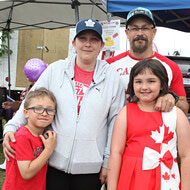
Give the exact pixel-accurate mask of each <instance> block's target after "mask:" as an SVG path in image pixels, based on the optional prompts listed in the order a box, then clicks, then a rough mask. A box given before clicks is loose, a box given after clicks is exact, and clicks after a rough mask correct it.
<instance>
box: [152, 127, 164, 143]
mask: <svg viewBox="0 0 190 190" xmlns="http://www.w3.org/2000/svg"><path fill="white" fill-rule="evenodd" d="M159 129H160V131H157V130H156V131H152V135H151V137H152V138H153V139H154V140H155V143H162V141H163V138H164V124H163V125H162V126H160V127H159Z"/></svg>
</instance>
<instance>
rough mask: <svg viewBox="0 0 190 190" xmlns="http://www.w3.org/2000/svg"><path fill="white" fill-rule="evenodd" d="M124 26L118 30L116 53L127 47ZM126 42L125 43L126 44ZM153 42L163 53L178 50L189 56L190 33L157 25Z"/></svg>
mask: <svg viewBox="0 0 190 190" xmlns="http://www.w3.org/2000/svg"><path fill="white" fill-rule="evenodd" d="M124 29H125V28H121V30H120V35H121V36H120V48H121V50H120V51H117V52H116V54H118V53H120V52H124V51H125V50H126V46H127V49H129V44H128V43H127V42H125V40H123V39H126V36H125V32H124ZM121 39H122V40H121ZM126 43H127V45H126ZM154 43H155V44H156V46H157V48H158V52H159V53H160V54H163V55H173V53H174V51H179V52H180V55H181V56H186V57H190V33H186V32H180V31H177V30H172V29H168V28H163V27H157V34H156V37H155V39H154Z"/></svg>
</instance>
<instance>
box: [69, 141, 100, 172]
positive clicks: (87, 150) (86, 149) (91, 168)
mask: <svg viewBox="0 0 190 190" xmlns="http://www.w3.org/2000/svg"><path fill="white" fill-rule="evenodd" d="M102 158H103V155H100V152H99V150H98V147H97V143H96V141H95V140H76V142H75V147H74V152H73V159H72V163H71V173H72V174H85V173H98V172H100V169H101V166H102V162H103V159H102Z"/></svg>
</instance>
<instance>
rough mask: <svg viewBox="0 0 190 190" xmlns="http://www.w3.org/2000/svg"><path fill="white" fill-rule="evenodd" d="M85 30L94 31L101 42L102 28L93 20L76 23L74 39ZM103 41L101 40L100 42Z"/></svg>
mask: <svg viewBox="0 0 190 190" xmlns="http://www.w3.org/2000/svg"><path fill="white" fill-rule="evenodd" d="M85 30H93V31H95V32H96V33H97V34H98V36H99V37H100V39H101V40H102V26H101V24H100V23H99V22H97V21H96V20H93V19H84V20H81V21H79V22H78V23H77V25H76V35H75V37H74V40H75V38H76V37H77V36H78V35H79V34H80V33H81V32H83V31H85ZM102 41H103V40H102Z"/></svg>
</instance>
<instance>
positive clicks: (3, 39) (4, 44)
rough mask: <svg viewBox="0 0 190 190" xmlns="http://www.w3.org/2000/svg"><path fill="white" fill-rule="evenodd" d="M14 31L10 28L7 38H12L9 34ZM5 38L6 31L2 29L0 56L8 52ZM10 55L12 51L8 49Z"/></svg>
mask: <svg viewBox="0 0 190 190" xmlns="http://www.w3.org/2000/svg"><path fill="white" fill-rule="evenodd" d="M12 33H14V30H10V32H9V39H12V36H11V35H10V34H12ZM7 39H8V31H2V35H1V36H0V40H1V42H2V43H1V44H0V57H2V56H3V55H7V54H8V45H7ZM9 52H10V55H11V54H12V53H13V51H12V50H11V49H10V50H9Z"/></svg>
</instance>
